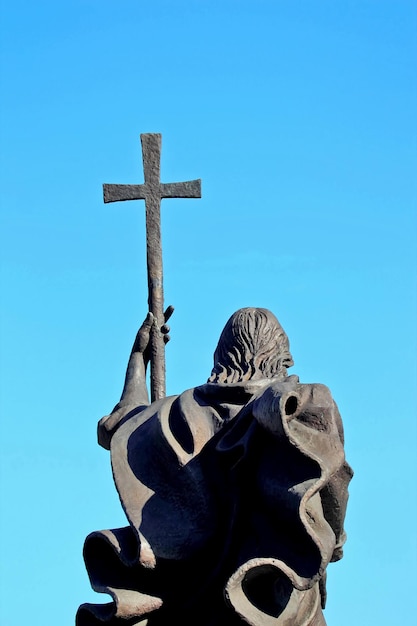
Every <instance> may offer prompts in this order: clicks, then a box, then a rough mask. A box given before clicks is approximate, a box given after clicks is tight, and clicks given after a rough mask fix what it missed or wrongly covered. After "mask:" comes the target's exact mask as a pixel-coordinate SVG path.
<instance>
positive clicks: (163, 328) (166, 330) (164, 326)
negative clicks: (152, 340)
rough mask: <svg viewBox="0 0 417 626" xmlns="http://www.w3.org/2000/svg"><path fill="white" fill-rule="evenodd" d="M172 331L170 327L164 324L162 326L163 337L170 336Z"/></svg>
mask: <svg viewBox="0 0 417 626" xmlns="http://www.w3.org/2000/svg"><path fill="white" fill-rule="evenodd" d="M170 330H171V329H170V327H169V326H168V324H163V325H162V326H161V333H162V334H163V335H166V334H168V333H169V331H170Z"/></svg>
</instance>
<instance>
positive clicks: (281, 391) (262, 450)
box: [76, 307, 352, 626]
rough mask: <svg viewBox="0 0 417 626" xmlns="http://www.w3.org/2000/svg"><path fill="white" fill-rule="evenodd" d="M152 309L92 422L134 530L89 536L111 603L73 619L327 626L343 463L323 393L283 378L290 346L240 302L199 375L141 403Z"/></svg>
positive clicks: (82, 624) (87, 553)
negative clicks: (109, 407) (195, 381)
mask: <svg viewBox="0 0 417 626" xmlns="http://www.w3.org/2000/svg"><path fill="white" fill-rule="evenodd" d="M172 311H173V308H172V307H168V309H167V310H166V311H165V313H163V314H162V317H161V315H159V316H156V315H155V314H154V312H152V311H150V312H149V313H148V315H147V317H146V319H145V321H144V323H143V324H142V326H141V327H140V329H139V331H138V333H137V336H136V338H135V341H134V344H133V348H132V352H131V354H130V358H129V362H128V366H127V371H126V378H125V384H124V388H123V391H122V394H121V398H120V401H119V402H118V403H117V405H116V406H115V407H114V409H113V411H112V412H111V413H110V415H108V416H106V417H104V418H102V419H101V420H100V422H99V425H98V440H99V443H100V444H101V445H102V446H103V447H104V448H107V449H109V450H110V453H111V463H112V470H113V476H114V481H115V485H116V488H117V490H118V493H119V497H120V501H121V504H122V506H123V509H124V511H125V514H126V517H127V519H128V522H129V525H128V526H126V527H125V528H122V529H116V530H105V531H98V532H93V533H92V534H91V535H89V536H88V537H87V539H86V542H85V546H84V559H85V563H86V567H87V571H88V574H89V577H90V581H91V585H92V587H93V589H94V590H96V591H98V592H101V593H106V594H109V595H110V596H111V598H112V602H110V603H107V604H83V605H81V606H80V608H79V609H78V612H77V617H76V624H77V626H98V625H101V626H103V625H107V626H122V625H123V626H133V625H136V624H137V625H139V624H140V625H142V624H143V626H166V625H168V624H169V625H171V624H174V623H180V624H181V626H238V625H239V624H240V625H243V624H251V625H252V626H325V624H326V622H325V620H324V616H323V610H322V609H323V608H324V606H325V602H326V572H327V566H328V564H329V563H330V562H332V561H337V560H339V559H340V558H341V557H342V553H343V552H342V551H343V545H344V543H345V540H346V535H345V532H344V517H345V512H346V505H347V499H348V485H349V482H350V480H351V478H352V470H351V468H350V466H349V465H348V463H347V462H346V460H345V455H344V448H343V444H344V439H343V426H342V421H341V418H340V415H339V411H338V409H337V406H336V404H335V402H334V400H333V399H332V396H331V393H330V391H329V389H328V388H327V387H325V386H324V385H321V384H302V383H300V382H299V379H298V377H297V376H295V375H289V374H288V368H290V367H291V366H292V365H293V360H292V356H291V353H290V348H289V341H288V338H287V335H286V334H285V332H284V330H283V328H282V327H281V325H280V323H279V322H278V320H277V318H276V317H275V316H274V315H273V314H272V313H271V312H270V311H268V310H266V309H263V308H253V307H249V308H243V309H240V310H238V311H237V312H235V313H234V314H233V315H232V316H231V317H230V319H229V320H228V322H227V323H226V326H225V328H224V330H223V332H222V333H221V336H220V339H219V342H218V345H217V348H216V350H215V352H214V363H213V368H212V371H211V374H210V376H209V378H208V381H207V382H206V383H205V384H202V385H201V386H198V387H195V388H193V389H189V390H187V391H185V392H183V393H181V394H180V395H175V396H170V397H165V396H164V395H161V396H160V397H157V398H153V397H151V402H149V399H148V391H147V385H146V370H147V366H148V364H149V362H150V361H152V355H153V344H152V337H153V336H154V337H155V336H157V337H160V338H161V339H162V342H163V343H164V344H165V343H167V342H168V341H169V334H168V333H169V327H168V325H167V322H168V320H169V318H170V316H171V314H172Z"/></svg>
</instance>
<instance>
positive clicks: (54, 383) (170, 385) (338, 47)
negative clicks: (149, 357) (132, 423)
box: [0, 0, 417, 626]
mask: <svg viewBox="0 0 417 626" xmlns="http://www.w3.org/2000/svg"><path fill="white" fill-rule="evenodd" d="M416 13H417V8H416V4H415V2H414V1H411V0H388V1H387V0H356V1H355V0H316V1H313V0H223V1H217V0H177V1H174V0H171V1H170V0H152V1H151V0H147V1H144V0H123V1H119V2H116V1H115V0H113V1H110V0H73V1H69V0H62V1H60V2H57V1H56V0H55V1H53V2H52V0H43V1H42V0H41V1H39V2H33V1H30V0H13V2H5V1H4V2H3V3H2V5H1V16H0V17H1V20H0V21H1V55H2V60H1V94H0V95H1V105H0V106H1V144H2V163H1V168H0V194H1V212H2V243H1V255H2V274H1V276H2V278H1V297H2V313H1V316H2V317H1V378H0V380H1V420H2V426H1V439H0V447H1V463H2V464H1V522H0V523H1V547H0V553H1V598H0V604H1V607H0V623H1V624H2V626H22V625H23V624H30V625H31V626H48V625H51V626H52V625H53V626H55V624H59V625H60V626H71V625H72V624H73V623H74V616H75V612H76V609H77V607H78V605H79V604H81V603H82V602H85V601H99V602H100V601H103V602H106V601H108V599H109V598H108V596H98V595H97V594H95V593H94V592H93V591H92V590H91V589H90V586H89V581H88V578H87V574H86V571H85V568H84V563H83V559H82V547H83V542H84V538H85V537H86V535H87V534H88V533H89V532H91V531H93V530H97V529H101V528H116V527H119V526H123V525H125V524H126V520H125V517H124V514H123V512H122V510H121V507H120V505H119V501H118V498H117V495H116V491H115V488H114V486H113V482H112V477H111V471H110V463H109V456H108V453H107V451H105V450H103V449H101V448H100V447H99V446H98V445H97V443H96V423H97V421H98V419H99V418H100V417H101V416H103V415H105V414H106V413H108V412H109V411H110V410H111V409H112V407H113V406H114V404H115V403H116V402H117V400H118V399H119V396H120V392H121V388H122V384H123V379H124V373H125V366H126V363H127V358H128V355H129V352H130V348H131V344H132V341H133V339H134V336H135V333H136V330H137V328H138V326H139V325H140V323H141V321H142V320H143V318H144V316H145V315H146V311H147V287H146V266H145V263H146V261H145V218H144V203H143V202H130V203H123V204H106V205H104V203H103V198H102V183H104V182H108V183H141V182H143V172H142V160H141V149H140V141H139V135H140V133H146V132H159V133H162V136H163V140H162V164H161V176H162V180H163V182H173V181H182V180H189V179H194V178H201V179H202V192H203V197H202V199H201V200H165V201H163V203H162V239H163V258H164V270H165V277H164V280H165V303H166V305H168V304H173V305H174V306H175V313H174V315H173V317H172V319H171V329H172V330H171V337H172V339H171V342H170V343H169V345H168V346H167V392H168V394H171V393H177V392H180V391H182V390H184V389H187V388H189V387H191V386H194V385H197V384H200V383H202V382H205V380H206V379H207V377H208V375H209V373H210V370H211V365H212V354H213V350H214V348H215V345H216V343H217V339H218V336H219V334H220V331H221V330H222V328H223V325H224V323H225V322H226V320H227V319H228V317H229V316H230V315H231V314H232V313H233V312H234V311H235V310H237V309H238V308H240V307H242V306H261V307H266V308H269V309H271V310H272V311H273V312H274V313H275V314H276V315H277V317H278V318H279V320H280V321H281V323H282V325H283V326H284V328H285V330H286V331H287V333H288V335H289V337H290V342H291V349H292V353H293V356H294V360H295V366H294V367H293V368H292V370H290V372H291V373H297V374H298V375H299V376H300V378H301V380H302V381H303V382H321V383H323V384H326V385H328V386H329V387H330V389H331V390H332V392H333V395H334V397H335V399H336V401H337V403H338V405H339V408H340V411H341V414H342V417H343V420H344V425H345V435H346V455H347V459H348V461H349V462H350V464H351V465H352V467H353V468H354V470H355V477H354V479H353V481H352V483H351V487H350V502H349V508H348V514H347V520H346V528H347V532H348V542H347V544H346V549H345V557H344V559H343V560H342V561H340V562H338V563H335V564H331V565H330V566H329V570H328V588H329V599H328V607H327V609H326V612H325V615H326V619H327V622H328V624H329V626H351V625H352V624H355V625H357V626H373V625H375V626H377V625H378V626H395V625H396V624H399V625H400V624H410V623H411V622H410V619H411V616H412V615H415V614H416V611H417V605H416V596H417V593H416V583H417V577H416V566H417V548H416V517H417V505H416V477H417V462H416V441H417V433H416V421H417V420H416V414H417V406H416V405H417V402H416V379H417V374H416V354H417V339H416V326H417V322H416V312H417V303H416V294H417V261H416V239H417V237H416V233H417V218H416V206H417V184H416V171H417V168H416V166H417V152H416V145H417V142H416V139H417V120H416V112H417V84H416V64H417V42H416V32H417V31H416V25H417V21H416Z"/></svg>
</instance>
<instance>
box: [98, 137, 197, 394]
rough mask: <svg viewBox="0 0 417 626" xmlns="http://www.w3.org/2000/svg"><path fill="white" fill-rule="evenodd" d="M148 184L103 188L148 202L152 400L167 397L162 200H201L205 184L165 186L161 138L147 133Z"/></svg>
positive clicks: (108, 195) (113, 198)
mask: <svg viewBox="0 0 417 626" xmlns="http://www.w3.org/2000/svg"><path fill="white" fill-rule="evenodd" d="M140 139H141V142H142V158H143V172H144V179H145V184H144V185H103V194H104V202H119V201H121V200H145V207H146V258H147V265H148V294H149V297H148V307H149V311H151V313H152V314H153V316H154V319H155V322H156V323H155V325H154V327H153V328H152V333H151V345H150V350H151V399H152V400H158V399H159V398H163V397H164V396H165V344H164V337H163V334H162V333H161V332H160V330H159V328H160V327H161V326H162V325H163V324H164V322H165V321H167V319H168V317H169V314H170V313H171V312H172V310H170V311H169V312H166V313H165V314H164V292H163V274H162V248H161V210H160V209H161V199H162V198H201V181H200V180H191V181H187V182H183V183H161V182H160V164H161V142H162V138H161V135H160V134H158V133H147V134H142V135H141V136H140Z"/></svg>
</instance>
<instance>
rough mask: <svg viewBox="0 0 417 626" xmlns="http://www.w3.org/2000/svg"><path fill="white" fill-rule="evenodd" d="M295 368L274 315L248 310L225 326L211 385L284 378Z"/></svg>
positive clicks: (263, 311)
mask: <svg viewBox="0 0 417 626" xmlns="http://www.w3.org/2000/svg"><path fill="white" fill-rule="evenodd" d="M293 364H294V362H293V359H292V356H291V354H290V348H289V341H288V337H287V335H286V334H285V332H284V330H283V328H282V326H281V324H280V323H279V322H278V320H277V318H276V317H275V315H273V314H272V313H271V312H270V311H268V310H267V309H258V308H249V307H248V308H244V309H239V310H238V311H236V313H234V314H233V315H232V316H231V317H230V319H229V320H228V322H227V323H226V326H225V327H224V329H223V331H222V334H221V335H220V339H219V343H218V344H217V348H216V350H215V352H214V367H213V369H212V372H211V376H210V378H209V379H208V382H217V383H236V382H240V381H245V380H249V379H252V380H257V379H260V378H272V377H273V376H282V378H285V376H286V375H287V368H288V367H291V365H293Z"/></svg>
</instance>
